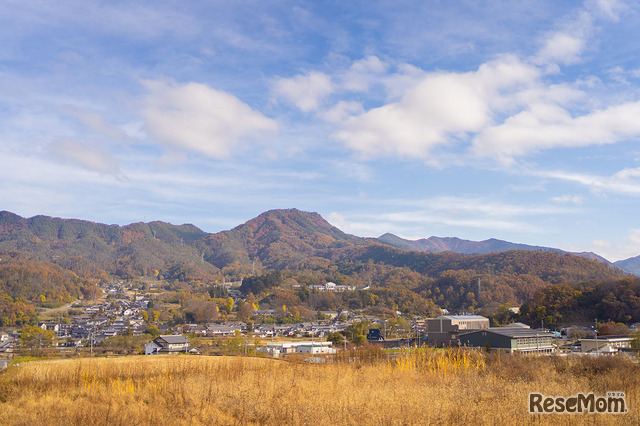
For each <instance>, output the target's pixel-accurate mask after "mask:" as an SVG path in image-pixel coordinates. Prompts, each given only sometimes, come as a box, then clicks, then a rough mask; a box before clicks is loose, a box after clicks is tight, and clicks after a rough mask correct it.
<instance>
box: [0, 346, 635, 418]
mask: <svg viewBox="0 0 640 426" xmlns="http://www.w3.org/2000/svg"><path fill="white" fill-rule="evenodd" d="M607 391H623V392H625V393H626V402H627V406H628V409H629V412H628V413H627V414H573V415H569V414H562V415H561V414H545V415H540V414H535V415H531V414H529V413H528V411H527V403H528V395H529V393H530V392H540V393H543V394H545V395H549V396H571V395H575V394H577V393H579V392H594V393H596V394H597V395H604V394H606V392H607ZM639 407H640V366H639V365H638V364H637V363H634V362H631V361H628V360H626V359H623V358H618V357H616V358H609V357H606V358H605V357H601V358H599V359H593V358H568V357H563V358H560V357H535V356H504V355H503V356H501V357H499V356H497V355H495V354H489V355H486V354H483V353H479V352H462V351H460V352H458V351H455V350H446V351H434V350H415V351H413V352H405V353H402V354H399V357H398V358H395V359H391V360H390V359H388V358H387V357H385V356H382V354H381V353H379V352H375V351H372V352H360V353H358V354H351V355H350V356H344V357H343V358H342V359H340V360H337V361H336V362H331V363H321V364H310V363H307V362H301V360H295V359H294V360H289V361H281V360H273V359H266V358H255V357H205V356H187V355H185V356H153V357H150V356H148V357H144V356H134V357H121V358H91V359H90V358H84V359H73V360H71V359H70V360H51V361H30V362H22V363H21V364H20V365H19V366H12V367H10V368H9V369H8V370H6V371H5V372H3V373H2V374H0V424H3V425H5V424H7V425H11V424H29V425H39V424H47V425H58V424H66V425H68V424H89V425H92V424H110V425H118V424H123V425H124V424H127V425H129V424H185V425H187V424H189V425H190V424H295V425H297V424H321V425H322V424H327V425H329V424H336V423H342V424H376V425H378V424H477V425H494V424H514V425H515V424H518V425H520V424H558V423H562V424H576V425H577V424H625V425H626V424H640V410H639Z"/></svg>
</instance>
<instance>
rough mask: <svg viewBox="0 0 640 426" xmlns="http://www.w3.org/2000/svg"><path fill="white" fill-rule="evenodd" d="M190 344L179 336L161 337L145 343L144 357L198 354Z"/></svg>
mask: <svg viewBox="0 0 640 426" xmlns="http://www.w3.org/2000/svg"><path fill="white" fill-rule="evenodd" d="M189 344H190V342H189V339H187V338H186V337H184V336H181V335H167V334H165V335H162V336H158V337H156V338H155V339H153V341H151V342H149V343H147V344H146V345H145V347H144V353H145V355H156V354H175V353H199V352H198V350H197V349H196V348H194V347H191V346H189Z"/></svg>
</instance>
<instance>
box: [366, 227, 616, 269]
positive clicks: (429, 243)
mask: <svg viewBox="0 0 640 426" xmlns="http://www.w3.org/2000/svg"><path fill="white" fill-rule="evenodd" d="M378 240H379V241H380V242H383V243H385V244H389V245H391V246H394V247H398V248H403V249H407V250H417V251H426V252H443V251H452V252H454V253H462V254H487V253H497V252H502V251H507V250H535V251H553V252H559V253H569V254H574V255H576V256H581V257H586V258H587V259H594V260H599V261H601V262H605V263H610V262H609V261H608V260H607V259H605V258H604V257H602V256H599V255H597V254H595V253H593V252H580V253H576V252H566V251H564V250H560V249H557V248H552V247H542V246H530V245H527V244H518V243H511V242H509V241H503V240H497V239H495V238H490V239H488V240H484V241H470V240H462V239H460V238H456V237H445V238H441V237H429V238H423V239H420V240H406V239H404V238H400V237H398V236H396V235H393V234H389V233H387V234H384V235H381V236H380V237H378ZM622 262H625V261H622ZM616 266H617V265H616ZM622 269H624V268H622Z"/></svg>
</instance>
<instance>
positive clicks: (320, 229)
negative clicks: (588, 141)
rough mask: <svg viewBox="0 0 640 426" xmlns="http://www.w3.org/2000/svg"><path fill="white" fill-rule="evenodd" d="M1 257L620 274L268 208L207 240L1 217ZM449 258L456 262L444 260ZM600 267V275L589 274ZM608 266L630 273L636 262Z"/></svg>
mask: <svg viewBox="0 0 640 426" xmlns="http://www.w3.org/2000/svg"><path fill="white" fill-rule="evenodd" d="M385 247H386V248H385ZM0 250H4V251H7V250H13V251H20V252H27V253H30V255H31V258H32V259H33V260H36V261H47V262H52V263H57V264H59V265H61V266H63V267H65V268H68V269H70V270H73V271H75V272H77V273H81V274H83V275H87V274H88V275H91V273H96V274H98V273H100V271H103V272H104V271H106V272H108V273H116V274H119V275H121V276H132V277H133V276H137V275H148V274H150V273H151V271H153V270H160V271H163V272H164V273H165V274H169V275H172V274H173V275H176V276H181V277H183V278H184V277H185V276H191V277H202V278H206V277H211V276H219V275H220V274H227V273H230V274H231V273H250V272H251V271H252V270H255V268H259V269H265V268H266V269H275V268H278V269H286V268H293V269H314V268H315V269H317V268H321V267H326V266H327V265H328V264H329V263H331V262H345V261H364V262H366V261H380V262H384V263H387V264H389V265H392V266H394V267H407V266H410V267H411V268H412V269H414V270H417V271H419V272H421V273H429V274H436V275H437V274H439V273H440V272H442V271H446V270H453V269H458V270H460V269H477V270H478V271H482V270H485V269H487V267H486V266H484V265H485V264H487V265H496V264H497V263H500V264H502V265H504V267H505V268H510V269H509V270H513V269H514V268H513V267H509V266H508V264H509V259H511V258H512V260H513V259H516V258H517V259H518V260H514V262H520V263H522V262H523V261H522V255H521V254H517V255H515V254H514V255H507V256H504V255H501V256H499V257H496V254H497V253H504V252H509V253H510V252H514V253H516V252H517V253H530V254H529V255H528V260H527V261H526V262H524V264H526V265H530V266H525V267H522V268H524V269H521V270H520V272H519V273H531V272H530V270H536V271H541V270H542V269H545V268H546V269H545V272H540V274H542V275H545V274H546V276H550V274H554V273H555V274H560V275H562V274H563V272H562V271H556V272H553V271H551V270H550V268H552V265H556V266H557V267H558V268H568V269H566V270H569V269H570V270H571V271H572V272H571V273H570V274H569V275H566V276H571V277H573V278H574V279H577V280H580V279H590V278H596V277H598V278H603V279H604V277H613V276H616V274H618V275H619V273H616V272H615V271H614V270H613V268H610V266H607V267H605V265H602V264H603V263H606V265H610V264H609V263H608V262H607V261H606V260H605V259H603V258H602V257H600V256H597V255H595V254H593V253H577V255H578V256H580V257H575V256H572V259H574V260H571V262H573V263H572V264H571V265H570V266H567V265H566V262H567V261H566V260H563V261H562V262H560V261H556V260H555V259H560V258H557V256H558V255H562V256H564V255H565V253H564V252H562V251H561V250H558V249H553V248H547V247H536V246H529V245H525V244H515V243H510V242H507V241H500V240H495V239H490V240H486V241H480V242H474V241H467V240H461V239H459V238H438V237H430V238H427V239H422V240H417V241H411V240H405V239H402V238H400V237H397V236H395V235H392V234H384V235H382V236H381V237H380V238H377V239H376V238H360V237H356V236H353V235H349V234H346V233H344V232H342V231H341V230H339V229H338V228H336V227H334V226H332V225H331V224H329V223H328V222H327V221H325V220H324V219H323V218H322V216H320V215H319V214H317V213H308V212H303V211H300V210H297V209H288V210H271V211H268V212H265V213H262V214H261V215H259V216H258V217H256V218H254V219H251V220H249V221H247V222H246V223H244V224H241V225H239V226H237V227H236V228H233V229H231V230H229V231H223V232H218V233H214V234H210V233H207V232H204V231H202V230H201V229H199V228H197V227H196V226H194V225H190V224H187V225H172V224H169V223H164V222H158V221H155V222H150V223H134V224H130V225H126V226H118V225H105V224H99V223H94V222H89V221H82V220H76V219H60V218H52V217H47V216H35V217H32V218H23V217H20V216H18V215H16V214H14V213H11V212H7V211H3V212H0ZM447 252H452V253H456V254H459V255H457V256H451V255H447ZM411 253H414V254H411ZM537 253H538V254H537ZM541 253H548V254H554V255H555V256H556V257H549V256H548V255H545V256H542V255H541ZM574 254H576V253H574ZM462 255H467V256H470V257H461V256H462ZM510 256H511V257H510ZM580 258H587V259H591V260H593V259H595V260H598V261H600V262H595V263H583V262H587V261H588V260H587V259H585V260H584V261H579V260H578V259H580ZM496 262H497V263H496ZM540 262H542V263H545V262H546V263H547V264H548V265H547V266H545V265H540ZM599 264H600V265H602V267H599V266H597V265H599ZM562 265H564V266H562ZM615 265H616V266H618V267H620V268H622V269H624V270H625V271H628V272H631V273H638V272H639V270H640V267H639V266H640V259H639V258H635V259H628V260H626V261H621V262H616V264H615ZM493 267H494V266H491V268H493ZM541 268H542V269H541ZM492 270H493V269H492ZM580 270H583V271H584V273H581V272H579V271H580ZM536 274H538V273H536ZM538 275H539V274H538Z"/></svg>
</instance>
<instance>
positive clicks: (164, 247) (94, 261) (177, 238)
mask: <svg viewBox="0 0 640 426" xmlns="http://www.w3.org/2000/svg"><path fill="white" fill-rule="evenodd" d="M208 235H209V234H208V233H206V232H204V231H202V230H201V229H199V228H197V227H195V226H194V225H190V224H187V225H179V226H176V225H172V224H169V223H164V222H150V223H133V224H130V225H127V226H118V225H105V224H100V223H94V222H90V221H84V220H77V219H61V218H55V217H48V216H34V217H32V218H28V219H26V218H23V217H20V216H18V215H16V214H13V213H10V212H6V211H3V212H0V250H4V251H20V252H26V253H29V254H30V255H31V256H30V257H31V259H32V260H36V261H40V262H54V263H56V264H59V265H61V266H63V267H65V268H67V269H70V270H72V271H74V272H76V273H78V274H81V275H83V276H92V275H100V274H101V273H102V274H104V271H106V272H108V273H116V274H118V275H121V276H123V277H134V276H137V275H147V274H150V273H151V271H153V270H154V269H159V270H162V269H168V268H169V267H170V266H172V265H173V264H175V263H186V264H192V265H196V266H197V269H199V270H200V272H202V273H205V274H213V273H215V272H216V270H217V268H215V267H214V266H213V265H211V264H207V263H205V262H203V261H202V254H201V253H200V252H199V251H198V250H197V248H195V247H193V246H192V244H193V243H194V242H195V241H197V240H200V239H203V238H205V237H207V236H208Z"/></svg>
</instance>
